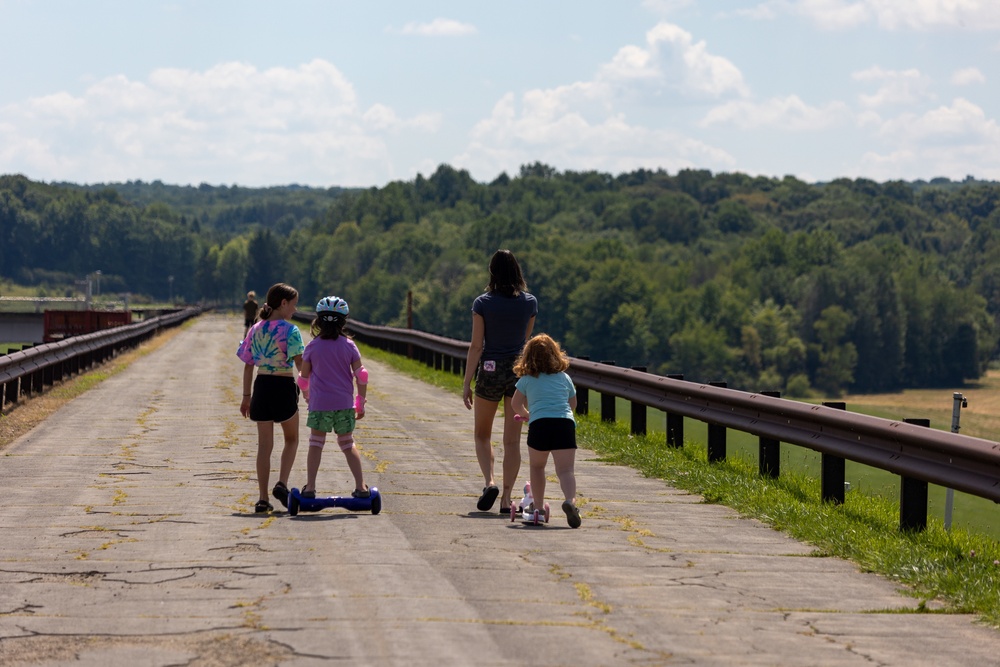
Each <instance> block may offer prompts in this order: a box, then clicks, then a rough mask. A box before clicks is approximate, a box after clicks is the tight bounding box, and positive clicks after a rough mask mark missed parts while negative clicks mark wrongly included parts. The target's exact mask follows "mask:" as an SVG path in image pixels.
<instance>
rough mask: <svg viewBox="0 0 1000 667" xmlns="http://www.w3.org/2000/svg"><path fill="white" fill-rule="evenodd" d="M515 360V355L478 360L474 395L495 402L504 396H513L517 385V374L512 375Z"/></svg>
mask: <svg viewBox="0 0 1000 667" xmlns="http://www.w3.org/2000/svg"><path fill="white" fill-rule="evenodd" d="M516 362H517V357H507V358H506V359H482V360H480V362H479V367H478V368H476V396H478V397H480V398H485V399H486V400H487V401H497V402H499V401H501V400H502V399H503V397H504V396H506V397H507V398H510V397H511V396H513V395H514V389H515V388H516V387H515V385H517V376H516V375H514V364H515V363H516Z"/></svg>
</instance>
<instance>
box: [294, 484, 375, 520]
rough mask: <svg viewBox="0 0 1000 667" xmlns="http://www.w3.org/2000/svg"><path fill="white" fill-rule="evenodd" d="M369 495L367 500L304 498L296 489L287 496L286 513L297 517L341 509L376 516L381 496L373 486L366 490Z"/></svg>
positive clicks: (331, 497) (350, 497)
mask: <svg viewBox="0 0 1000 667" xmlns="http://www.w3.org/2000/svg"><path fill="white" fill-rule="evenodd" d="M368 490H369V491H370V492H371V495H370V496H369V497H368V498H354V497H352V496H346V497H344V496H327V497H326V498H304V497H303V496H302V492H301V491H299V490H298V489H296V488H292V490H291V491H290V492H289V494H288V513H289V514H291V515H292V516H297V515H298V513H299V512H318V511H320V510H323V509H326V508H327V507H343V508H344V509H345V510H348V511H351V512H368V511H371V513H372V514H378V513H379V512H381V511H382V496H381V495H379V492H378V489H377V488H375V487H374V486H373V487H371V488H369V489H368Z"/></svg>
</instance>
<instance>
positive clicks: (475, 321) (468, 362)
mask: <svg viewBox="0 0 1000 667" xmlns="http://www.w3.org/2000/svg"><path fill="white" fill-rule="evenodd" d="M532 320H534V318H532ZM485 341H486V321H485V320H483V316H482V315H480V314H479V313H473V314H472V341H471V342H470V343H469V354H468V355H467V356H466V357H465V381H464V382H463V383H462V400H463V401H464V402H465V407H467V408H468V409H470V410H471V409H472V378H473V376H474V375H475V374H476V368H477V367H478V366H479V360H480V359H482V357H483V344H484V342H485Z"/></svg>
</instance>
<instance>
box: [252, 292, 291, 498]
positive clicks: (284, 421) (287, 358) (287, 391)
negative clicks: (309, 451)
mask: <svg viewBox="0 0 1000 667" xmlns="http://www.w3.org/2000/svg"><path fill="white" fill-rule="evenodd" d="M298 303H299V293H298V291H297V290H296V289H295V288H294V287H292V286H291V285H286V284H284V283H277V284H276V285H272V286H271V289H269V290H267V297H266V298H265V299H264V306H263V307H262V308H261V309H260V319H259V320H258V321H257V323H256V324H254V325H253V326H252V327H251V328H250V331H249V332H247V335H246V337H245V338H244V339H243V341H242V342H241V343H240V347H239V349H238V350H237V352H236V355H237V356H238V357H239V358H240V359H241V360H242V361H243V363H245V364H246V366H244V367H243V401H242V402H241V403H240V414H241V415H243V416H244V417H249V418H250V419H252V420H253V421H255V422H257V484H258V486H259V487H260V500H258V501H257V505H256V506H255V507H254V511H255V512H257V513H263V512H270V511H272V510H273V509H274V507H273V506H272V505H271V503H270V502H268V496H267V486H268V482H269V478H270V474H271V451H272V450H273V449H274V425H275V423H277V424H281V431H282V434H283V435H284V438H285V446H284V449H282V451H281V468H280V470H279V473H278V483H277V484H275V485H274V489H273V490H272V493H273V494H274V497H275V498H277V499H278V501H279V502H281V504H282V505H284V506H285V507H288V476H289V475H290V474H291V472H292V464H293V463H295V451H296V449H298V446H299V389H298V387H297V386H295V374H294V368H295V367H298V368H301V367H302V352H303V351H304V350H305V346H304V345H303V343H302V334H301V333H299V328H298V327H297V326H295V325H294V324H292V323H291V322H289V321H288V318H289V317H291V316H292V314H293V313H294V312H295V308H296V307H297V306H298ZM254 367H256V368H257V378H256V379H254V377H253V375H254V373H253V370H254ZM251 381H252V382H253V392H251V391H250V386H251Z"/></svg>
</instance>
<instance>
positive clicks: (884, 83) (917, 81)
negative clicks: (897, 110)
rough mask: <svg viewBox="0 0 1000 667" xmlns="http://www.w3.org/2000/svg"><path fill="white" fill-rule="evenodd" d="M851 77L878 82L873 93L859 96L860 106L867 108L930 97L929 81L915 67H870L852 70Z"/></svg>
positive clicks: (914, 101)
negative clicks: (904, 68)
mask: <svg viewBox="0 0 1000 667" xmlns="http://www.w3.org/2000/svg"><path fill="white" fill-rule="evenodd" d="M851 78H852V79H854V80H855V81H860V82H862V83H869V82H871V83H875V84H878V86H879V88H878V90H877V91H876V92H875V93H874V94H872V95H860V96H859V99H860V101H861V104H862V106H864V107H868V108H877V107H884V106H888V105H893V104H914V103H916V102H918V101H920V100H924V99H928V98H930V97H931V94H930V92H929V87H930V81H929V80H928V79H927V77H925V76H923V75H922V74H921V73H920V71H919V70H916V69H908V70H903V71H896V70H884V69H882V68H881V67H870V68H868V69H866V70H862V71H860V72H854V73H853V74H851Z"/></svg>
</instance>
